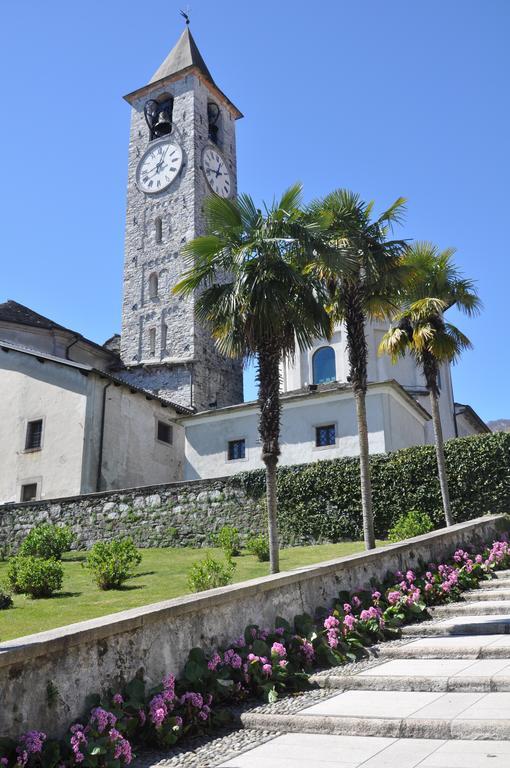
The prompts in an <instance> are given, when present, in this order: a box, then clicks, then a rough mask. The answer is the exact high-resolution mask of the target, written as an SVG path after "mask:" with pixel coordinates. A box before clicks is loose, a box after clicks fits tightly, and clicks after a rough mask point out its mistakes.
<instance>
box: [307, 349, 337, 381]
mask: <svg viewBox="0 0 510 768" xmlns="http://www.w3.org/2000/svg"><path fill="white" fill-rule="evenodd" d="M312 368H313V383H314V384H325V383H326V382H327V381H336V363H335V350H334V349H333V347H321V348H320V349H318V350H317V352H315V354H314V356H313V358H312Z"/></svg>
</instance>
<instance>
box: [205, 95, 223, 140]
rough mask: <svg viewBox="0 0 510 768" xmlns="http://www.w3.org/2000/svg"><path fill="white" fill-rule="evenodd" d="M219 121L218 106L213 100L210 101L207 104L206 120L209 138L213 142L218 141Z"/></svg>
mask: <svg viewBox="0 0 510 768" xmlns="http://www.w3.org/2000/svg"><path fill="white" fill-rule="evenodd" d="M219 121H220V108H219V107H218V105H217V104H215V103H214V101H210V102H209V103H208V105H207V122H208V125H209V139H210V140H211V141H214V143H215V144H217V143H218V132H219V128H220V126H219Z"/></svg>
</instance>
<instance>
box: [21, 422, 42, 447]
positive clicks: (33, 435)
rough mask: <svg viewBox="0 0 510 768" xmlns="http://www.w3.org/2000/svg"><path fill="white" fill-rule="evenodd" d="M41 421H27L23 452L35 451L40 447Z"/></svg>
mask: <svg viewBox="0 0 510 768" xmlns="http://www.w3.org/2000/svg"><path fill="white" fill-rule="evenodd" d="M42 426H43V423H42V419H36V420H35V421H29V422H28V424H27V434H26V437H25V450H26V451H35V450H37V449H38V448H40V447H41V445H42Z"/></svg>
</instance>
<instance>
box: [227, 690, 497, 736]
mask: <svg viewBox="0 0 510 768" xmlns="http://www.w3.org/2000/svg"><path fill="white" fill-rule="evenodd" d="M241 721H242V724H243V726H244V727H245V728H256V729H261V730H272V731H280V732H293V733H296V732H301V733H328V734H344V735H351V736H386V737H388V736H390V737H391V736H393V737H395V738H398V737H403V738H409V737H411V738H418V739H467V738H469V739H484V740H487V739H501V740H504V741H510V692H508V693H499V692H498V693H464V692H463V693H457V692H455V693H438V692H429V691H426V692H416V691H400V692H399V695H398V696H395V693H394V692H392V691H373V690H369V691H359V690H357V691H356V690H351V691H345V692H344V693H340V694H338V695H335V696H332V697H331V698H328V699H323V700H322V701H321V702H319V703H318V704H314V705H313V706H312V707H307V708H306V709H303V710H301V711H299V712H297V713H293V714H277V713H276V712H274V713H270V714H269V713H267V712H263V711H262V712H257V711H252V712H246V713H244V714H243V715H241Z"/></svg>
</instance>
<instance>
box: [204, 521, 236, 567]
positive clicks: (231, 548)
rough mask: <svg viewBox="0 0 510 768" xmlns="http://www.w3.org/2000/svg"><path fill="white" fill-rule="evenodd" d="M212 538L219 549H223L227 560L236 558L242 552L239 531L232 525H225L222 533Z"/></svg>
mask: <svg viewBox="0 0 510 768" xmlns="http://www.w3.org/2000/svg"><path fill="white" fill-rule="evenodd" d="M211 538H212V540H213V543H214V544H216V546H217V547H221V548H222V550H223V551H224V553H225V557H226V558H227V559H228V558H230V557H235V556H236V555H238V554H239V553H240V552H241V540H240V538H239V531H238V530H237V528H233V527H232V526H231V525H224V526H223V528H222V529H221V531H220V532H219V533H215V534H213V536H212V537H211Z"/></svg>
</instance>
